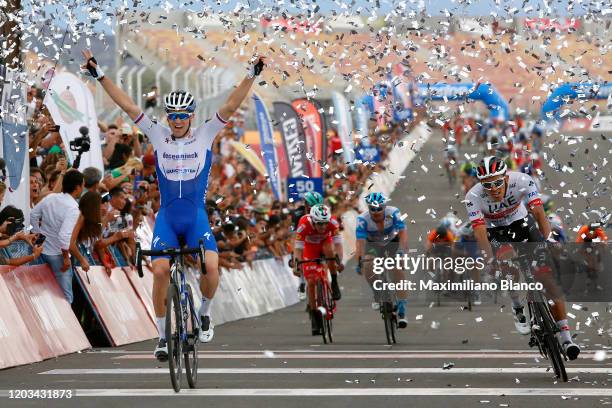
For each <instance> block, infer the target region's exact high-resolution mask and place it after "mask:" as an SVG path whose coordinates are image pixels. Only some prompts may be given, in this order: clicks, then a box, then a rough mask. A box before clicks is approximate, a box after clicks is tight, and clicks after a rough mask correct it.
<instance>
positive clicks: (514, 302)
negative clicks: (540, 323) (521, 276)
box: [510, 292, 523, 309]
mask: <svg viewBox="0 0 612 408" xmlns="http://www.w3.org/2000/svg"><path fill="white" fill-rule="evenodd" d="M510 299H512V307H513V308H515V309H518V308H522V307H523V304H522V303H521V299H520V298H519V295H518V293H516V292H510Z"/></svg>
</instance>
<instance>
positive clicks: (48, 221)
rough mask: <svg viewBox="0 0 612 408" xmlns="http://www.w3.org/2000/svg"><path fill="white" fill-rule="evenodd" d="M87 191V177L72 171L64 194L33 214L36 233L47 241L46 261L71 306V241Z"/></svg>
mask: <svg viewBox="0 0 612 408" xmlns="http://www.w3.org/2000/svg"><path fill="white" fill-rule="evenodd" d="M83 188H84V181H83V174H81V172H79V171H78V170H76V169H71V170H68V171H67V172H66V175H65V176H64V178H63V180H62V193H52V194H49V195H48V196H46V197H45V198H44V199H43V200H42V201H41V202H40V203H38V204H37V205H36V206H35V207H34V208H33V209H32V212H31V214H30V221H31V223H32V228H33V231H34V232H37V233H41V234H42V235H44V236H46V237H47V239H46V241H45V242H44V246H43V251H42V257H43V259H44V261H45V262H46V263H47V264H49V266H50V267H51V270H52V271H53V273H54V274H55V278H56V279H57V282H58V283H59V285H60V287H61V288H62V290H63V292H64V296H65V297H66V299H67V300H68V302H69V303H72V299H73V296H72V275H73V271H72V267H71V264H70V239H71V237H72V232H73V230H74V227H75V225H76V223H77V221H78V219H79V215H80V211H79V206H78V204H77V199H78V198H79V197H80V196H81V193H82V192H83Z"/></svg>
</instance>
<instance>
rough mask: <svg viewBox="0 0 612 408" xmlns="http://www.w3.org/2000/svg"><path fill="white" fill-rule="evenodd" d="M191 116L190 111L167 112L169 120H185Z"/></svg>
mask: <svg viewBox="0 0 612 408" xmlns="http://www.w3.org/2000/svg"><path fill="white" fill-rule="evenodd" d="M190 116H191V113H187V112H172V113H169V114H168V119H170V120H177V119H180V120H187V119H189V117H190Z"/></svg>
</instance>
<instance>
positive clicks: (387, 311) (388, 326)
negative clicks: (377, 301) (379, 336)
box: [380, 302, 395, 345]
mask: <svg viewBox="0 0 612 408" xmlns="http://www.w3.org/2000/svg"><path fill="white" fill-rule="evenodd" d="M380 311H381V313H382V318H383V321H384V322H385V336H386V337H387V344H388V345H391V344H392V343H394V337H395V336H394V334H393V317H392V314H393V305H391V303H390V302H383V303H382V304H381V305H380Z"/></svg>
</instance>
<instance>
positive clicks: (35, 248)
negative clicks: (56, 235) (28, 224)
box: [0, 205, 44, 266]
mask: <svg viewBox="0 0 612 408" xmlns="http://www.w3.org/2000/svg"><path fill="white" fill-rule="evenodd" d="M15 241H25V242H27V243H28V244H30V246H32V253H31V254H29V255H25V256H19V257H14V256H8V257H5V256H3V255H2V254H0V265H11V266H20V265H24V264H27V263H29V262H32V261H34V260H35V259H36V258H38V257H39V256H40V254H41V253H42V242H43V241H44V238H40V237H38V236H36V235H35V234H28V233H26V232H25V231H24V217H23V211H21V210H20V209H18V208H16V207H13V206H12V205H9V206H7V207H5V208H4V209H3V210H2V211H0V249H2V248H7V247H9V246H10V245H12V244H13V243H14V242H15Z"/></svg>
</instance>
